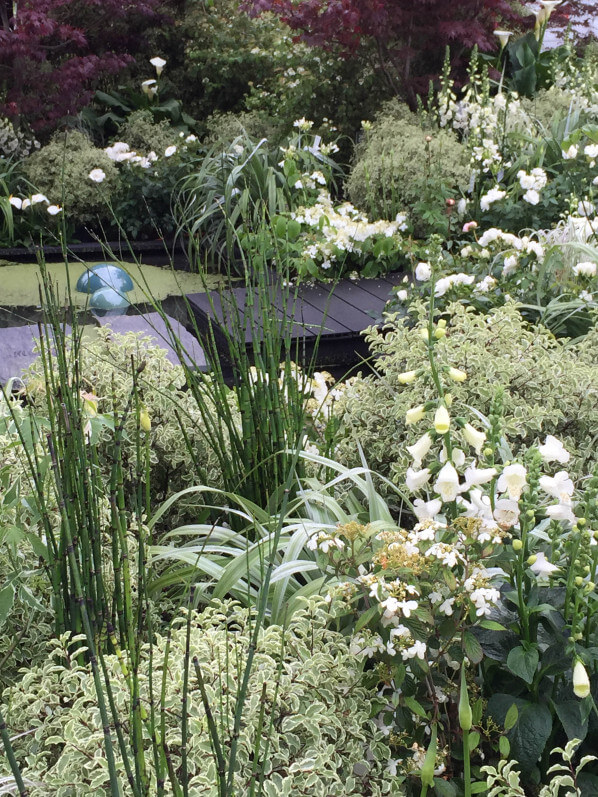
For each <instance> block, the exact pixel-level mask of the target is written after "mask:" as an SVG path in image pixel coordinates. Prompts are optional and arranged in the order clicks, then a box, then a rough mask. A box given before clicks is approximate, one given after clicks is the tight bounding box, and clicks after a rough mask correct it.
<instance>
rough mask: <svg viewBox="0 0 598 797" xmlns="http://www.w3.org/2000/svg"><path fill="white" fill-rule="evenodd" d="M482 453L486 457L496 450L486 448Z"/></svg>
mask: <svg viewBox="0 0 598 797" xmlns="http://www.w3.org/2000/svg"><path fill="white" fill-rule="evenodd" d="M482 453H483V454H484V456H485V457H491V456H492V454H493V453H494V451H493V450H492V449H491V448H485V449H484V451H483V452H482Z"/></svg>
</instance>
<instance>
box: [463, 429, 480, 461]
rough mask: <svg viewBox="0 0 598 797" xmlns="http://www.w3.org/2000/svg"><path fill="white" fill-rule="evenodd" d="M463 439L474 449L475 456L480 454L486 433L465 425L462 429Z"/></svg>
mask: <svg viewBox="0 0 598 797" xmlns="http://www.w3.org/2000/svg"><path fill="white" fill-rule="evenodd" d="M463 437H464V438H465V440H466V441H467V442H468V443H469V445H470V446H471V447H472V448H474V449H475V451H476V453H477V454H479V453H480V452H481V450H482V448H483V447H484V443H485V442H486V433H485V432H479V431H478V430H477V429H475V428H474V427H473V426H472V425H471V424H470V423H466V424H465V426H464V427H463Z"/></svg>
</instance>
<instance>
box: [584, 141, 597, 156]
mask: <svg viewBox="0 0 598 797" xmlns="http://www.w3.org/2000/svg"><path fill="white" fill-rule="evenodd" d="M583 154H584V155H587V156H588V158H598V144H588V146H587V147H584V148H583Z"/></svg>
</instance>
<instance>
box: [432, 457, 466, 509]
mask: <svg viewBox="0 0 598 797" xmlns="http://www.w3.org/2000/svg"><path fill="white" fill-rule="evenodd" d="M434 490H435V491H436V492H437V493H438V495H439V496H440V497H441V498H442V500H443V501H445V502H446V501H454V500H455V499H456V497H457V496H458V495H459V493H460V492H461V487H460V485H459V474H458V473H457V471H456V470H455V468H454V466H453V464H452V462H447V463H446V465H444V466H443V467H442V469H441V471H440V473H439V474H438V478H437V479H436V483H435V485H434Z"/></svg>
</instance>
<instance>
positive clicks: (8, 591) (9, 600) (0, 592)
mask: <svg viewBox="0 0 598 797" xmlns="http://www.w3.org/2000/svg"><path fill="white" fill-rule="evenodd" d="M14 600H15V591H14V589H13V587H12V586H9V587H4V589H0V625H4V623H5V622H6V618H7V617H8V615H9V614H10V610H11V609H12V606H13V603H14Z"/></svg>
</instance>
